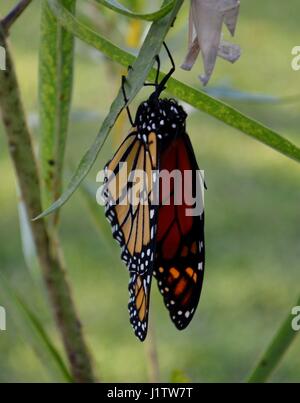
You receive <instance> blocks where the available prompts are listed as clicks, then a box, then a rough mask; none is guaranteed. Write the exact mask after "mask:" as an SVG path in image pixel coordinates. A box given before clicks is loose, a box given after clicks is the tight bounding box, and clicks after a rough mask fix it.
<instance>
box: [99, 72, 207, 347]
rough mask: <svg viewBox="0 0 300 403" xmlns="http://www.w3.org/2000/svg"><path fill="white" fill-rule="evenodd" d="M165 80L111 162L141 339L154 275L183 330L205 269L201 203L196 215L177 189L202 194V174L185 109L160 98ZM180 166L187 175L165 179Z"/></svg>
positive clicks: (110, 193) (118, 229)
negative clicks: (178, 195) (187, 123)
mask: <svg viewBox="0 0 300 403" xmlns="http://www.w3.org/2000/svg"><path fill="white" fill-rule="evenodd" d="M166 81H167V79H164V80H163V81H162V82H161V83H160V84H158V85H157V86H156V89H155V91H154V92H153V94H152V95H151V96H150V97H149V99H148V100H147V101H145V102H143V103H141V105H140V106H139V108H138V110H137V114H136V117H135V120H134V121H133V122H132V123H133V132H132V133H131V134H129V135H128V137H127V138H126V139H125V140H124V142H123V143H122V144H121V146H120V147H119V149H118V151H117V152H116V153H115V155H114V157H113V158H112V160H111V161H109V163H108V164H107V165H106V167H105V172H106V177H105V187H104V193H103V194H104V198H105V214H106V217H107V218H108V220H109V222H110V224H111V226H112V229H113V236H114V238H115V239H116V240H117V242H118V243H119V245H120V247H121V249H122V255H121V257H122V259H123V260H124V262H125V264H126V266H127V268H128V270H129V275H130V280H129V295H130V299H129V304H128V309H129V315H130V322H131V324H132V326H133V329H134V332H135V335H136V336H137V337H138V338H139V339H140V340H141V341H143V340H145V338H146V335H147V330H148V317H149V303H150V290H151V283H152V278H153V276H154V277H155V278H156V279H157V283H158V288H159V290H160V292H161V294H162V295H163V298H164V303H165V306H166V307H167V309H168V311H169V313H170V317H171V320H172V321H173V323H174V324H175V326H176V327H177V328H178V329H180V330H182V329H184V328H186V327H187V326H188V324H189V323H190V321H191V319H192V317H193V315H194V313H195V310H196V308H197V305H198V301H199V298H200V293H201V289H202V283H203V274H204V211H203V208H202V209H201V208H200V213H199V214H198V215H190V213H189V210H190V209H191V207H193V204H195V203H194V202H193V203H189V201H186V200H185V198H184V199H183V200H181V202H180V203H177V202H178V200H177V199H176V192H177V190H178V189H179V190H180V191H181V192H183V193H186V194H187V195H188V196H192V195H196V197H197V198H198V199H199V198H202V195H200V196H199V192H198V194H197V190H199V188H200V187H201V186H200V185H201V183H200V182H201V179H200V177H199V175H198V165H197V162H196V158H195V155H194V152H193V148H192V145H191V142H190V140H189V137H188V135H187V133H186V118H187V114H186V112H185V111H184V109H183V108H182V107H181V106H180V105H179V104H178V103H177V102H176V101H175V100H174V99H162V98H161V97H160V94H161V92H162V91H163V89H164V88H165V83H166ZM174 172H178V173H179V176H180V177H181V182H179V183H176V180H173V181H171V182H170V184H169V187H168V186H165V184H164V182H163V180H162V178H161V174H163V173H164V174H166V176H168V175H169V176H170V177H171V176H172V175H173V173H174ZM185 172H189V173H190V176H189V177H188V178H186V177H185ZM177 188H178V189H177ZM200 201H201V203H200V204H201V205H202V206H203V200H200Z"/></svg>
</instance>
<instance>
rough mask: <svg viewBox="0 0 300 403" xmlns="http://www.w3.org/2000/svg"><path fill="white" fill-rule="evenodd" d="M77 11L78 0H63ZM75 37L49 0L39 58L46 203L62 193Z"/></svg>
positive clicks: (64, 3) (44, 203)
mask: <svg viewBox="0 0 300 403" xmlns="http://www.w3.org/2000/svg"><path fill="white" fill-rule="evenodd" d="M61 4H62V5H63V6H64V7H65V8H66V10H68V11H70V12H72V13H74V12H75V7H76V0H62V1H61ZM73 52H74V37H73V35H72V34H71V33H69V32H68V31H66V30H65V29H64V28H63V27H62V26H61V25H60V24H58V22H57V19H56V18H55V17H54V16H53V14H52V12H51V11H50V9H49V6H48V3H47V1H46V0H43V4H42V18H41V42H40V58H39V103H40V133H41V168H42V190H43V205H44V206H48V205H49V204H51V203H53V202H54V201H55V200H56V199H57V198H58V197H59V196H60V194H61V192H62V175H63V167H64V156H65V146H66V139H67V132H68V123H69V112H70V103H71V97H72V85H73Z"/></svg>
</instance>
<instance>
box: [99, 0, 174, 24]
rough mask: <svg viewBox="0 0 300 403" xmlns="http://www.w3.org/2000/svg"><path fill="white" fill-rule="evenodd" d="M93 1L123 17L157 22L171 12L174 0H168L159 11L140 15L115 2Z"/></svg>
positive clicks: (108, 0) (115, 0)
mask: <svg viewBox="0 0 300 403" xmlns="http://www.w3.org/2000/svg"><path fill="white" fill-rule="evenodd" d="M95 1H96V2H97V3H100V4H102V5H103V6H105V7H107V8H109V9H111V10H113V11H115V12H117V13H119V14H122V15H125V16H126V17H130V18H136V19H140V20H145V21H157V20H159V19H161V18H163V17H165V16H166V15H167V14H168V13H169V12H170V11H171V10H172V8H173V7H174V4H175V1H174V0H168V1H167V2H166V4H165V5H164V6H162V7H161V8H160V10H158V11H154V12H152V13H147V14H141V13H135V12H133V11H131V10H129V9H128V8H127V7H125V6H124V5H123V4H121V3H119V2H118V1H117V0H95Z"/></svg>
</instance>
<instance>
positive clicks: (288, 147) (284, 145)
mask: <svg viewBox="0 0 300 403" xmlns="http://www.w3.org/2000/svg"><path fill="white" fill-rule="evenodd" d="M48 2H49V5H50V7H51V10H52V11H53V13H54V15H55V16H56V18H57V19H58V21H59V23H60V24H62V25H63V26H64V27H65V28H66V29H67V30H69V31H70V32H72V33H73V34H74V36H76V37H78V38H79V39H81V40H83V41H84V42H85V43H87V44H89V45H91V46H93V47H94V48H96V49H98V50H100V51H101V52H102V53H104V54H105V55H106V56H107V57H109V58H111V59H112V60H114V61H116V62H117V63H119V64H121V65H123V66H128V65H132V64H133V63H134V62H135V60H136V58H135V56H133V55H132V54H130V53H128V52H126V51H124V50H122V49H120V48H118V47H117V46H116V45H114V44H112V43H111V42H110V41H108V40H107V39H105V38H103V37H102V36H100V35H99V34H97V33H95V32H94V31H92V30H90V29H89V28H87V27H86V26H85V25H83V24H82V23H80V22H79V21H78V20H77V19H76V18H75V17H74V16H73V15H71V14H70V13H69V12H68V11H67V10H65V9H64V8H63V7H61V5H60V4H59V2H58V1H57V0H48ZM179 3H180V4H179ZM181 5H182V1H180V2H177V3H176V5H175V8H174V9H173V12H172V14H171V15H170V16H168V17H165V18H164V19H163V20H159V21H158V22H156V23H154V25H153V26H152V30H151V31H150V32H149V35H148V39H147V42H146V43H145V44H144V46H143V48H142V50H141V53H140V55H139V57H138V60H137V61H136V62H135V64H134V70H132V71H130V73H129V83H130V89H131V90H130V91H129V97H130V101H131V100H132V99H133V98H134V96H135V95H136V94H137V92H138V91H139V89H140V88H141V86H142V81H143V79H144V77H146V75H148V74H149V76H148V78H149V79H150V80H154V78H155V74H156V72H155V70H154V69H150V66H151V67H152V65H153V55H154V54H155V53H154V52H153V51H155V52H157V53H158V51H159V49H160V47H161V43H162V40H163V39H164V37H165V35H166V33H167V31H168V29H169V28H170V25H171V24H172V22H173V21H174V16H176V14H177V12H178V10H179V8H180V7H181ZM165 21H168V24H167V25H166V26H165V25H164V24H165ZM171 21H172V22H171ZM156 27H158V28H156ZM162 32H164V35H162ZM159 35H161V36H159ZM143 58H144V59H143ZM149 60H150V62H149ZM137 67H138V68H137ZM143 69H144V70H143ZM163 76H164V75H163V74H162V75H161V78H162V77H163ZM168 91H169V92H170V93H171V94H172V95H174V96H175V97H177V98H180V99H181V100H183V101H185V102H187V103H189V104H190V105H192V106H194V107H195V108H197V109H199V110H201V111H204V112H206V113H208V114H209V115H211V116H213V117H215V118H216V119H218V120H220V121H222V122H224V123H226V124H227V125H229V126H231V127H234V128H236V129H238V130H240V131H241V132H242V133H244V134H247V135H248V136H250V137H252V138H255V139H256V140H259V141H261V142H262V143H264V144H266V145H268V146H269V147H272V148H273V149H274V150H276V151H278V152H280V153H282V154H284V155H285V156H287V157H289V158H291V159H294V160H295V161H297V162H300V148H299V147H297V146H296V145H294V144H293V143H292V142H290V141H289V140H287V139H285V138H284V137H283V136H281V135H280V134H278V133H276V132H275V131H274V130H272V129H270V128H268V127H266V126H264V125H263V124H261V123H259V122H257V121H255V120H254V119H251V118H249V117H248V116H246V115H244V114H243V113H241V112H239V111H238V110H236V109H235V108H233V107H231V106H229V105H227V104H225V103H224V102H222V101H219V100H217V99H215V98H213V97H211V96H209V95H208V94H206V93H204V92H202V91H199V90H196V89H194V88H192V87H190V86H188V85H186V84H184V83H182V82H180V81H178V80H176V79H174V78H172V79H170V80H169V82H168ZM122 98H123V97H122V94H121V93H119V95H118V97H117V99H116V100H115V102H114V103H113V105H112V107H111V111H110V113H109V115H108V117H107V118H106V119H105V121H104V123H103V126H102V128H101V130H100V133H99V134H98V136H97V138H96V140H95V143H94V144H93V145H92V146H91V148H90V149H89V151H88V152H87V153H86V155H85V156H84V157H83V159H82V160H81V163H80V165H79V167H78V169H77V172H76V173H75V175H74V176H73V179H72V180H71V182H70V184H69V186H68V188H67V189H66V191H65V193H64V194H63V195H62V196H61V197H60V198H59V199H58V200H57V201H56V202H55V203H54V204H53V205H52V206H51V207H50V208H49V209H47V210H46V211H45V212H44V213H42V214H41V215H40V216H38V217H37V218H36V219H39V218H42V217H45V216H47V215H49V214H51V213H53V212H54V211H55V210H57V209H59V208H60V207H62V206H63V205H64V204H65V203H66V202H67V201H68V200H69V198H70V197H71V196H72V194H73V193H74V192H75V191H76V189H77V187H78V186H79V184H80V183H81V182H82V180H83V179H84V178H85V177H86V175H87V174H88V172H89V171H90V169H91V167H92V165H93V163H94V162H95V160H96V158H97V155H98V153H99V151H100V150H101V148H102V145H103V142H104V141H105V139H106V137H107V135H108V133H109V131H110V130H111V128H112V126H113V125H114V122H115V120H116V118H117V116H118V115H119V113H120V111H121V110H122V109H123V106H122V104H123V99H122Z"/></svg>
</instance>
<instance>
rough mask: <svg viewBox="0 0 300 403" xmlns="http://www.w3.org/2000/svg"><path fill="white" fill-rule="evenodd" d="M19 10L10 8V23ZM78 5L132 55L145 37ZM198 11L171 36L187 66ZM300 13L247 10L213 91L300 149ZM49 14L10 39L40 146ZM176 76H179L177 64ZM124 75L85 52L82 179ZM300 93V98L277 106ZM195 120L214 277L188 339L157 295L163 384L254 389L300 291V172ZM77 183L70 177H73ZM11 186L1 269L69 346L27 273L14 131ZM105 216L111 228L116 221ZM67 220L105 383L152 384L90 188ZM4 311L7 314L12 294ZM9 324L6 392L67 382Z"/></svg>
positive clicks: (76, 146)
mask: <svg viewBox="0 0 300 403" xmlns="http://www.w3.org/2000/svg"><path fill="white" fill-rule="evenodd" d="M3 3H5V4H3ZM14 3H15V2H14V1H11V0H9V1H5V2H3V1H2V2H1V11H0V12H1V14H2V15H4V14H5V13H6V12H7V11H8V10H9V9H10V7H11V6H12V5H13V4H14ZM136 3H138V2H136ZM124 4H125V2H124ZM127 4H130V1H128V2H127ZM155 4H156V3H155V2H153V5H152V4H151V9H154V6H155ZM78 8H79V13H80V15H81V18H82V19H83V20H84V21H85V22H86V23H89V24H90V25H91V26H92V27H93V28H94V29H99V30H100V31H101V32H102V33H104V34H105V36H106V37H108V38H111V39H113V40H115V41H116V42H118V43H119V44H120V45H122V46H124V47H125V46H126V44H125V43H124V41H123V38H124V36H126V34H127V33H128V30H129V29H132V26H131V27H130V26H129V24H130V20H128V19H126V18H125V17H124V18H122V17H120V16H117V17H115V16H114V14H113V13H112V12H105V13H104V11H103V8H97V7H95V5H93V3H92V2H86V1H79V7H78ZM143 10H144V8H143ZM187 15H188V4H186V5H185V6H184V7H183V9H182V11H181V13H180V16H179V18H178V21H177V24H176V27H175V29H174V30H173V31H172V32H170V34H169V37H168V39H167V42H168V44H169V46H170V48H171V50H172V53H173V55H174V57H175V60H176V63H177V65H178V66H179V65H180V63H181V62H182V60H183V57H184V53H185V52H186V46H187ZM299 15H300V4H299V1H298V0H289V1H288V2H282V1H280V0H272V1H271V0H268V1H264V2H262V1H260V0H251V1H250V0H248V1H247V0H243V1H242V7H241V15H240V19H239V23H238V29H237V33H236V38H235V42H236V43H238V44H240V45H241V47H242V50H243V55H242V58H241V60H240V61H239V62H238V63H236V64H235V65H233V66H232V65H230V64H227V63H226V62H225V61H222V60H219V61H218V64H217V68H216V71H215V74H214V75H213V77H212V80H211V82H210V85H209V87H208V90H209V89H210V88H215V87H218V88H223V90H222V91H221V92H222V94H223V96H224V97H225V98H226V96H227V95H228V96H230V99H226V101H227V102H229V103H231V104H232V105H234V106H235V107H237V108H238V109H240V110H241V111H243V112H245V113H247V114H248V115H250V116H252V117H254V118H256V119H258V120H260V121H261V122H263V123H264V124H266V125H268V126H270V127H272V128H273V129H275V130H277V131H278V132H280V133H282V134H283V135H284V136H286V137H287V138H288V139H291V140H292V141H294V142H295V143H296V144H300V136H299V128H300V117H299V105H300V89H299V88H300V86H299V84H300V72H298V73H297V72H294V71H293V70H292V69H291V59H292V56H291V49H292V48H293V47H294V46H296V45H300V43H299V40H300V36H299V33H300V32H299ZM39 18H40V2H39V1H34V2H33V4H32V6H30V7H29V9H28V10H27V11H26V13H25V14H24V16H23V17H22V18H21V19H20V20H19V21H18V22H17V23H16V24H15V26H14V28H13V29H12V32H11V38H10V39H11V45H12V50H13V55H14V57H15V61H16V66H17V72H18V76H19V81H20V84H21V88H22V95H23V100H24V103H25V106H26V110H27V113H28V119H29V122H30V124H31V127H32V131H33V134H34V136H35V139H36V140H38V122H37V116H38V115H37V108H38V101H37V95H38V90H37V86H38V84H37V83H38V46H39V24H40V19H39ZM144 28H146V25H143V26H142V29H144ZM226 36H227V35H226ZM164 69H165V70H167V69H168V64H167V60H165V62H164ZM201 71H202V64H201V63H200V60H199V62H198V64H197V66H196V67H195V68H194V70H193V71H192V72H191V73H187V72H183V71H181V70H180V69H178V70H177V73H176V74H175V75H176V77H177V78H179V79H181V80H183V81H185V82H188V83H190V84H191V85H193V86H195V87H196V88H200V82H199V81H198V79H197V76H198V75H199V74H200V72H201ZM120 74H121V69H120V68H119V67H118V66H116V65H111V64H110V63H109V62H108V61H107V60H105V58H103V57H102V56H101V54H99V53H98V52H96V51H94V50H92V49H91V48H89V47H87V46H86V45H84V44H83V43H81V42H77V45H76V67H75V86H74V99H73V106H72V110H73V112H72V122H71V127H70V131H69V140H68V152H67V157H68V158H67V159H68V165H69V168H68V170H72V169H73V168H72V167H74V166H76V164H77V163H78V162H79V159H80V158H81V156H82V155H83V153H84V151H85V150H86V148H87V147H88V146H89V145H90V143H91V142H92V140H93V138H94V137H95V135H96V133H97V131H98V129H99V127H100V124H101V122H102V118H103V117H104V116H105V114H106V113H107V111H108V109H109V106H110V104H111V102H112V100H113V99H114V97H115V94H116V92H117V89H118V87H119V83H120ZM224 86H225V87H230V88H232V89H235V90H238V91H242V92H246V93H248V94H262V95H263V96H262V97H257V99H256V101H255V102H253V101H252V102H250V97H249V100H248V101H247V99H246V100H238V99H236V100H235V99H233V98H234V97H233V98H232V96H231V95H232V92H230V91H226V90H224ZM147 93H148V92H147V90H144V92H143V93H142V94H141V95H140V98H139V99H137V100H136V101H135V102H134V104H133V105H132V110H133V111H134V110H135V109H136V106H137V104H138V102H139V100H141V99H142V98H143V97H145V96H147ZM298 94H299V97H296V99H295V100H293V102H277V101H279V100H280V98H281V97H289V96H291V95H298ZM266 95H268V96H272V97H274V98H272V99H273V102H263V101H264V96H266ZM190 112H191V114H190V118H189V120H188V131H189V133H190V136H191V139H192V143H193V145H194V148H195V152H196V155H197V157H198V161H199V165H200V167H201V168H202V169H204V170H205V175H206V181H207V184H208V191H207V192H206V244H207V266H206V267H207V271H206V279H205V285H204V290H203V294H202V299H201V303H200V306H199V309H198V311H197V314H196V315H195V318H194V320H193V322H192V323H191V325H190V326H189V328H188V329H187V330H186V331H184V332H181V333H180V332H178V331H177V330H176V329H175V328H174V326H173V324H172V323H171V321H170V320H169V317H168V313H167V311H166V309H165V308H164V306H163V302H162V299H161V297H160V295H159V294H158V292H157V290H156V287H153V289H152V306H151V322H152V325H153V326H154V327H155V334H156V342H157V346H158V355H159V362H160V367H161V379H162V380H163V381H169V380H171V379H174V373H184V374H185V375H186V376H187V377H188V379H190V380H191V381H195V382H230V381H241V380H243V379H244V378H245V377H246V376H247V374H248V373H249V371H250V369H251V368H252V367H253V365H254V364H255V362H256V361H257V359H258V357H259V355H260V354H261V353H262V352H263V350H264V348H265V347H266V346H267V345H268V343H269V341H270V340H271V338H272V336H273V335H274V333H275V331H276V330H277V328H278V326H279V325H280V323H281V321H282V319H283V318H284V317H285V315H287V313H288V311H289V310H290V309H291V307H292V306H293V304H295V301H296V300H297V297H298V295H299V292H300V287H299V285H300V268H299V261H300V247H299V241H300V226H299V222H300V208H299V206H300V203H299V201H300V189H299V175H300V167H299V165H297V163H295V162H293V161H291V160H289V159H287V158H286V157H284V156H282V155H280V154H278V153H276V152H275V151H273V150H271V149H269V148H267V147H266V146H264V145H262V144H260V143H258V142H255V141H254V140H252V139H250V138H248V137H246V136H245V135H243V134H242V133H238V132H237V131H235V130H234V129H231V128H229V127H227V126H225V125H224V124H222V123H220V122H218V121H216V120H214V119H212V118H211V117H209V116H207V115H205V114H203V113H201V112H199V111H190ZM128 129H129V125H128V124H127V123H126V124H125V126H124V123H123V122H122V119H121V121H120V122H118V127H117V130H115V131H114V133H112V135H111V136H110V138H109V140H108V141H107V143H106V146H105V149H104V151H103V152H102V153H101V155H100V157H99V159H98V161H97V164H96V165H95V167H94V169H93V172H92V173H91V174H90V175H89V178H88V180H87V182H86V183H88V184H89V185H92V186H94V187H95V188H96V182H95V178H96V173H97V171H98V170H99V169H101V168H102V167H103V166H104V164H105V162H106V161H107V159H108V158H109V157H111V156H112V152H113V150H114V149H115V148H116V147H117V144H118V143H119V141H120V140H121V138H122V137H123V136H124V135H125V134H126V133H127V131H128ZM65 176H66V181H67V180H68V177H69V175H68V172H66V175H65ZM0 178H1V191H0V206H1V213H0V271H1V273H2V274H3V275H4V276H5V277H6V278H8V279H9V281H10V283H11V284H13V285H14V287H16V288H17V289H18V290H19V292H20V293H21V294H22V295H23V297H24V298H25V299H26V300H27V301H28V303H30V304H31V306H32V308H33V309H34V310H35V312H36V313H37V314H38V315H39V317H40V318H41V319H42V321H43V324H44V325H45V328H46V329H47V331H48V332H49V334H50V335H51V336H52V338H53V339H54V340H55V342H56V344H57V345H58V346H59V345H60V344H59V339H58V336H57V332H56V329H55V327H54V325H53V321H52V318H51V313H50V312H49V309H48V305H47V300H46V297H45V294H43V293H44V291H43V289H42V286H41V279H40V276H39V271H38V269H37V268H32V267H31V268H29V267H27V265H26V263H25V260H24V257H23V253H22V243H21V236H20V224H19V217H18V208H17V205H18V199H17V195H16V186H15V178H14V172H13V169H12V165H11V162H10V159H9V155H8V150H7V145H6V142H5V136H4V135H3V127H2V124H1V123H0ZM94 203H95V204H94V206H95V207H96V202H94ZM98 209H99V223H100V225H101V226H102V225H103V224H102V223H101V221H102V222H103V219H102V218H101V217H102V216H103V212H102V210H101V208H100V207H99V208H98ZM62 218H63V219H62V225H61V234H62V240H63V246H64V250H65V254H66V262H67V266H68V271H69V272H68V274H69V279H70V282H71V283H72V285H73V288H74V297H75V300H76V303H77V306H78V310H79V312H80V316H81V319H82V322H83V324H84V329H85V333H86V337H87V340H88V343H89V346H90V348H91V350H92V353H93V356H94V361H95V366H96V369H97V373H98V374H99V376H100V377H101V379H102V380H104V381H107V382H117V381H119V382H143V381H144V382H145V381H147V380H148V379H149V378H148V374H147V371H148V370H147V359H146V354H145V350H146V349H147V345H146V347H145V346H144V345H143V344H141V343H140V342H139V341H137V340H136V339H135V337H134V336H133V334H132V330H131V327H130V325H129V322H128V313H127V299H128V295H127V294H128V292H127V280H128V274H127V272H126V269H125V267H124V266H123V264H122V263H121V261H120V259H119V250H118V247H117V246H116V245H115V244H114V241H113V240H112V238H111V237H108V236H106V235H104V237H103V236H102V237H101V234H100V233H99V231H98V229H97V227H96V226H95V223H94V221H93V219H91V215H90V212H89V210H88V208H87V205H86V203H85V201H84V200H83V198H82V197H81V195H80V192H77V193H76V194H75V196H74V197H73V198H72V199H71V201H70V202H69V203H68V204H67V205H66V206H65V207H64V209H63V213H62ZM0 305H2V306H4V307H6V300H5V298H4V297H3V295H1V294H0ZM7 316H8V329H7V331H6V332H1V333H0V357H1V359H0V382H17V381H20V382H32V381H38V382H39V381H53V380H55V376H54V377H53V376H51V375H50V374H49V372H48V371H47V369H46V368H45V367H44V366H43V365H42V364H41V361H40V360H39V359H38V357H37V355H36V354H35V353H34V351H33V350H32V348H31V346H30V345H29V344H28V339H27V338H26V337H24V335H23V334H22V333H23V332H22V329H21V328H20V327H18V326H16V325H15V320H14V318H13V317H12V316H13V314H12V313H11V312H10V310H9V309H7ZM299 355H300V340H299V339H296V342H295V343H294V344H293V346H292V348H291V349H290V350H289V352H288V354H287V355H286V356H285V358H284V360H283V362H282V364H281V366H280V368H279V369H278V370H277V371H276V373H275V374H274V376H273V378H272V380H273V381H277V382H284V381H290V382H298V381H299V379H300V360H299ZM172 377H173V378H172ZM53 378H54V379H53Z"/></svg>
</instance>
